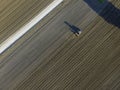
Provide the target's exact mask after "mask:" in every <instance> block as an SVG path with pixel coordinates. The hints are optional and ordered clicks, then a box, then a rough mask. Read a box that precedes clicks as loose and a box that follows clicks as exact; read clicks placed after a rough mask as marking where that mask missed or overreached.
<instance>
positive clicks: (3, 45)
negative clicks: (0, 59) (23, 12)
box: [0, 0, 63, 54]
mask: <svg viewBox="0 0 120 90" xmlns="http://www.w3.org/2000/svg"><path fill="white" fill-rule="evenodd" d="M62 1H63V0H54V1H53V2H52V3H51V4H49V5H48V6H47V7H46V8H45V9H44V10H43V11H41V12H40V13H39V14H38V15H37V16H36V17H35V18H33V19H32V20H30V22H28V23H27V24H26V25H24V26H23V27H21V28H20V29H19V30H18V31H16V32H15V33H14V34H12V35H11V36H10V37H9V38H8V39H6V40H5V41H3V42H2V43H1V44H0V54H2V53H3V52H4V51H5V50H6V49H8V48H9V47H10V46H11V45H12V44H13V43H14V42H16V41H17V40H18V39H19V38H20V37H22V36H23V35H24V34H25V33H26V32H27V31H29V30H30V29H31V28H32V27H33V26H34V25H35V24H37V23H38V22H39V21H40V20H42V19H43V18H44V17H45V16H46V15H47V14H48V13H50V12H51V11H52V10H53V9H54V8H55V7H56V6H58V5H59V4H60V3H61V2H62Z"/></svg>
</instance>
